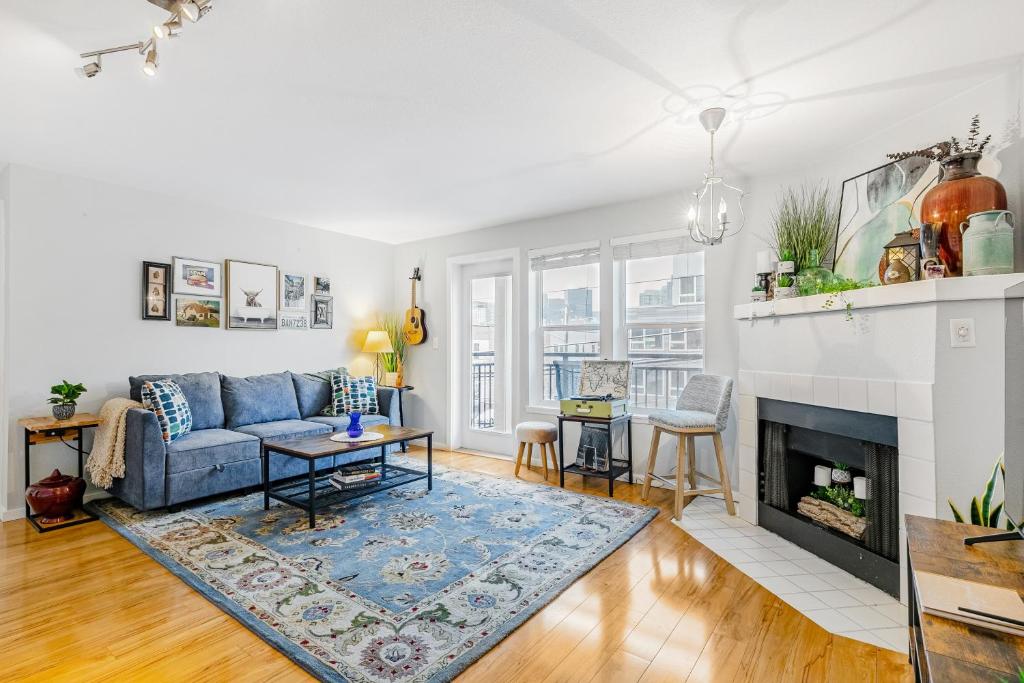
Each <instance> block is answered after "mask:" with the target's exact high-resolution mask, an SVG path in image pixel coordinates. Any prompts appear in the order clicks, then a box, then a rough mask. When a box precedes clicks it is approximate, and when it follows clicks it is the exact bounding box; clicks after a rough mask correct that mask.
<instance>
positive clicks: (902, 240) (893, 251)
mask: <svg viewBox="0 0 1024 683" xmlns="http://www.w3.org/2000/svg"><path fill="white" fill-rule="evenodd" d="M885 262H886V263H887V264H888V265H887V266H886V268H885V275H884V276H883V280H884V282H885V284H887V285H895V284H898V283H900V282H913V281H914V280H917V279H918V278H920V277H921V244H920V242H919V241H918V239H917V238H916V237H914V233H913V231H911V230H907V231H906V232H898V233H896V236H895V237H893V238H892V241H890V242H889V243H888V244H886V245H885Z"/></svg>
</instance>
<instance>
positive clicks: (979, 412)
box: [734, 273, 1024, 546]
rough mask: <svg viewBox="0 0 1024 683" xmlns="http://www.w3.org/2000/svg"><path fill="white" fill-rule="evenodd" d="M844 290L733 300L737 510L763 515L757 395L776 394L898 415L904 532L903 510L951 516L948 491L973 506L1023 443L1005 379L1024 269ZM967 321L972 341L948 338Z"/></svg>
mask: <svg viewBox="0 0 1024 683" xmlns="http://www.w3.org/2000/svg"><path fill="white" fill-rule="evenodd" d="M845 296H846V300H845V301H844V300H842V299H839V300H837V301H836V302H835V303H834V305H833V306H832V308H831V309H825V308H823V304H824V303H825V301H826V299H827V298H828V297H827V296H824V295H819V296H811V297H802V298H797V299H787V300H782V301H775V302H764V303H754V304H742V305H739V306H736V307H735V311H734V316H735V318H736V321H737V323H736V326H737V334H738V341H739V377H738V382H737V388H738V394H739V405H738V410H737V417H738V429H739V439H738V441H739V446H738V451H737V455H738V457H737V460H738V463H737V464H738V468H737V469H738V470H739V482H738V483H739V494H740V511H741V514H742V515H743V517H745V518H746V519H747V520H748V521H750V522H753V523H757V498H758V491H757V485H758V484H757V434H758V430H757V419H758V417H757V399H758V398H770V399H776V400H783V401H790V402H794V403H806V404H810V405H820V406H827V407H833V408H842V409H846V410H853V411H858V412H865V413H876V414H882V415H890V416H893V417H895V418H896V420H897V427H898V439H899V453H900V462H899V469H900V476H899V479H900V481H899V492H900V519H901V523H900V527H901V535H902V534H903V527H904V524H903V521H902V520H903V515H904V514H916V515H923V516H928V517H942V518H946V519H950V518H951V514H950V512H949V505H948V500H950V499H951V500H953V501H955V502H957V503H958V504H959V505H960V506H961V507H962V508H966V507H967V505H968V503H969V501H970V499H971V497H972V496H974V495H976V494H978V492H979V491H980V490H981V489H982V488H983V487H984V484H985V482H986V481H987V479H988V476H989V475H990V473H991V471H992V466H993V464H994V463H995V461H996V459H997V458H998V457H999V455H1000V453H1002V452H1004V451H1006V452H1010V453H1012V452H1017V451H1018V450H1022V449H1024V443H1018V442H1020V441H1021V440H1022V436H1024V435H1022V433H1021V430H1020V429H1018V428H1017V427H1015V426H1014V421H1013V417H1012V416H1014V415H1017V414H1021V413H1022V411H1024V400H1018V399H1016V398H1008V397H1012V396H1014V394H1015V393H1019V392H1016V391H1015V390H1014V389H1013V386H1014V385H1013V384H1012V383H1010V386H1009V391H1008V386H1007V382H1006V381H1005V379H1006V377H1007V373H1010V374H1017V373H1018V372H1021V371H1024V370H1022V369H1021V368H1020V367H1018V365H1020V364H1021V362H1022V361H1021V359H1022V358H1024V303H1022V301H1021V299H1022V298H1024V273H1016V274H1012V275H991V276H981V277H969V278H950V279H944V280H930V281H922V282H912V283H906V284H900V285H890V286H885V287H881V286H880V287H873V288H868V289H862V290H854V291H851V292H847V293H846V294H845ZM846 301H849V303H850V304H851V308H850V314H849V315H847V313H846V311H845V309H846ZM951 321H957V322H956V323H955V324H953V323H951ZM962 321H967V322H969V323H970V325H972V326H973V329H974V344H973V346H959V345H954V343H953V342H954V339H953V335H952V328H953V327H960V326H962V325H963V322H962ZM1008 402H1012V403H1014V405H1008ZM1017 403H1021V404H1022V405H1017ZM1007 415H1010V416H1011V419H1010V420H1009V421H1008V420H1007ZM902 545H903V544H902V543H901V546H902Z"/></svg>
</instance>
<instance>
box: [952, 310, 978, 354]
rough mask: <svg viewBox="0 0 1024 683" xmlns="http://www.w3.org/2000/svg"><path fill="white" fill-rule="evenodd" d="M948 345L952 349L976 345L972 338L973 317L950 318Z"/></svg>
mask: <svg viewBox="0 0 1024 683" xmlns="http://www.w3.org/2000/svg"><path fill="white" fill-rule="evenodd" d="M949 345H950V346H952V347H953V348H954V349H957V348H964V347H968V346H977V343H975V340H974V318H950V320H949Z"/></svg>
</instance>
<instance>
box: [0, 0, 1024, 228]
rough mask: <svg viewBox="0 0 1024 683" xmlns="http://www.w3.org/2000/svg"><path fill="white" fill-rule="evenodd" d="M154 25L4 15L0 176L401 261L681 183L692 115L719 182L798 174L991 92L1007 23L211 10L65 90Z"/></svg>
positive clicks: (1013, 25)
mask: <svg viewBox="0 0 1024 683" xmlns="http://www.w3.org/2000/svg"><path fill="white" fill-rule="evenodd" d="M163 15H164V13H163V12H161V10H159V9H158V8H156V7H154V6H153V5H150V4H149V3H147V2H145V0H90V2H84V1H83V0H44V1H41V0H4V1H3V3H2V5H0V58H2V60H3V61H2V68H0V163H2V162H4V161H12V162H18V163H25V164H30V165H34V166H39V167H43V168H49V169H54V170H58V171H62V172H68V173H73V174H77V175H82V176H87V177H92V178H97V179H101V180H106V181H110V182H114V183H119V184H123V185H127V186H132V187H139V188H143V189H150V190H157V191H161V192H166V193H168V194H174V195H178V196H187V197H190V198H193V199H196V200H199V201H203V202H208V203H214V204H218V205H222V206H227V207H231V208H236V209H241V210H244V211H248V212H251V213H256V214H261V215H266V216H271V217H275V218H279V219H283V220H288V221H291V222H295V223H302V224H307V225H312V226H316V227H320V228H325V229H329V230H337V231H341V232H346V233H351V234H357V235H362V236H367V237H372V238H375V239H380V240H384V241H389V242H403V241H408V240H413V239H420V238H425V237H431V236H435V235H440V234H445V233H451V232H458V231H463V230H470V229H473V228H478V227H483V226H488V225H495V224H501V223H505V222H508V221H511V220H515V219H519V218H526V217H531V216H538V215H544V214H551V213H556V212H561V211H567V210H572V209H576V208H582V207H585V206H592V205H596V204H604V203H609V202H614V201H619V200H625V199H630V198H634V197H640V196H647V195H652V194H656V193H659V192H663V191H668V190H672V189H678V188H680V186H681V185H684V184H687V185H688V184H691V183H693V182H694V181H695V179H696V178H699V175H700V173H701V172H702V170H703V166H704V159H705V157H706V153H707V149H706V146H707V137H706V134H705V133H704V132H703V130H702V129H701V128H700V126H699V124H698V123H697V122H696V113H697V112H698V111H699V110H700V109H702V108H704V107H706V106H709V105H716V104H722V103H724V104H725V106H727V107H728V108H730V110H731V111H732V112H734V115H733V117H732V120H731V125H728V126H727V128H726V129H724V130H723V131H722V134H721V136H720V137H721V142H722V143H723V147H724V150H723V153H722V154H721V156H722V158H723V159H724V161H725V162H726V164H727V165H728V166H729V167H730V168H731V169H732V170H733V172H734V173H742V174H760V173H767V172H772V171H776V170H780V169H782V168H790V167H793V166H796V165H801V164H805V163H812V162H813V161H815V160H817V159H820V158H821V156H822V155H823V154H827V153H828V152H830V151H832V150H835V149H836V148H837V146H840V144H844V145H845V144H850V143H855V142H856V141H858V140H861V139H864V138H865V137H868V136H870V135H871V133H872V131H874V130H877V129H878V128H879V127H884V126H887V125H890V124H891V123H892V122H894V121H897V120H899V119H901V118H906V117H908V116H910V115H911V114H912V113H914V112H915V111H918V110H919V109H920V108H921V107H922V106H926V105H928V104H930V103H934V102H935V101H936V100H937V99H941V98H942V97H944V96H948V95H950V94H953V93H956V92H960V91H962V90H964V89H966V88H968V87H971V86H974V85H976V84H977V83H979V82H981V81H983V80H984V79H985V78H986V77H991V75H992V74H994V73H996V72H997V71H999V70H1005V69H1006V68H1007V66H1008V64H1009V63H1010V62H1011V61H1012V60H1013V59H1014V58H1015V57H1019V56H1020V55H1019V53H1020V51H1021V48H1020V35H1021V27H1022V26H1024V3H1022V2H1020V0H986V1H985V2H974V3H964V2H963V0H918V1H910V0H857V1H856V2H850V1H848V0H845V1H840V0H788V1H787V0H749V1H747V2H744V1H741V0H586V1H584V0H443V1H442V0H288V1H287V2H284V1H282V0H276V1H275V0H214V11H213V12H212V13H211V14H210V15H209V16H208V17H206V18H205V19H204V20H203V21H202V22H201V23H199V24H196V25H191V24H186V26H185V30H184V32H183V36H182V37H181V38H180V39H178V40H175V41H173V42H170V43H168V44H166V46H163V47H164V49H163V50H162V51H161V68H160V74H159V76H158V77H157V78H155V79H148V78H146V77H145V76H144V75H143V74H142V73H141V71H140V69H139V66H140V63H141V58H140V57H139V56H138V55H134V54H125V55H115V56H111V57H109V58H107V59H106V60H105V61H104V71H103V73H102V74H101V75H100V76H98V77H97V78H94V79H91V80H85V79H79V78H77V77H76V76H75V75H74V73H73V71H72V69H73V67H75V66H78V65H79V64H80V63H81V61H82V60H79V59H78V57H77V54H78V53H79V52H82V51H85V50H91V49H97V48H101V47H108V46H112V45H120V44H123V43H128V42H134V41H135V40H137V39H139V38H142V37H145V36H146V35H147V34H148V31H149V29H150V27H151V25H152V24H153V23H154V22H156V21H158V20H161V19H162V17H163ZM737 112H740V113H739V114H738V115H737ZM743 119H746V120H743ZM837 131H842V135H841V137H842V142H841V143H840V141H839V140H838V139H837V133H836V132H837Z"/></svg>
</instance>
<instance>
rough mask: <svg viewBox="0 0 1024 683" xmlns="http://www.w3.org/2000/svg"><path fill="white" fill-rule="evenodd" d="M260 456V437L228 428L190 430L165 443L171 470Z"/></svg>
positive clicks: (174, 472)
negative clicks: (178, 437)
mask: <svg viewBox="0 0 1024 683" xmlns="http://www.w3.org/2000/svg"><path fill="white" fill-rule="evenodd" d="M259 457H260V440H259V439H258V438H256V437H255V436H253V435H252V434H244V433H242V432H233V431H230V430H228V429H203V430H200V431H196V432H190V433H188V434H186V435H185V436H183V437H181V438H180V439H177V440H176V441H174V442H172V443H170V444H168V446H167V471H168V472H169V473H171V474H176V473H178V472H186V471H188V470H195V469H201V468H204V467H213V466H214V465H224V464H226V463H229V462H236V461H238V460H248V459H250V458H259Z"/></svg>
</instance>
